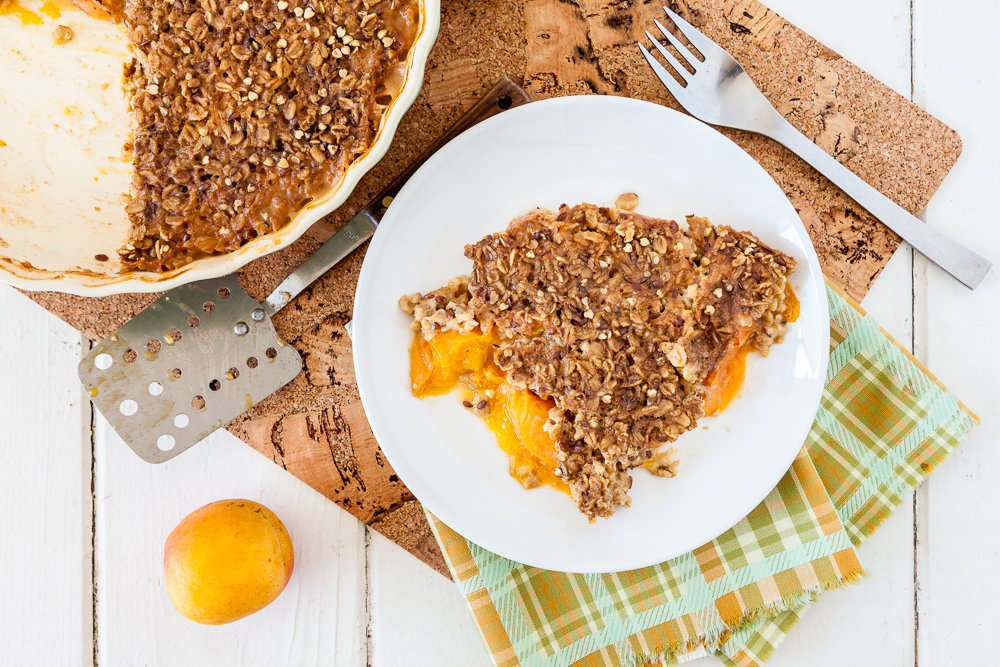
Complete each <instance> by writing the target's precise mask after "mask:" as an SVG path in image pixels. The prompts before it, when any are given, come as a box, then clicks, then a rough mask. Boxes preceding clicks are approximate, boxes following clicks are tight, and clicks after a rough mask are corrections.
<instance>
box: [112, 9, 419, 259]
mask: <svg viewBox="0 0 1000 667" xmlns="http://www.w3.org/2000/svg"><path fill="white" fill-rule="evenodd" d="M417 6H418V5H417V2H416V0H381V1H380V2H372V3H370V4H369V3H368V2H365V0H174V1H173V2H158V1H155V0H127V2H126V3H125V26H126V29H127V34H128V39H129V42H130V45H131V47H132V52H133V55H134V60H133V61H131V62H130V63H128V64H126V66H125V75H124V86H125V91H126V95H127V97H128V102H129V108H130V111H131V113H132V121H133V122H132V130H133V137H134V138H133V146H132V154H133V160H132V163H133V164H132V166H133V177H132V187H131V196H132V199H131V202H130V203H129V204H128V205H127V206H126V209H125V210H126V212H127V214H128V216H129V221H130V222H131V224H132V227H131V232H130V236H129V238H128V241H127V242H126V243H125V244H124V245H123V247H122V248H121V249H120V250H119V254H120V255H121V259H122V263H123V265H124V266H125V268H126V269H127V270H132V269H140V270H146V271H164V270H172V269H176V268H178V267H180V266H183V265H184V264H186V263H188V262H190V261H192V260H193V259H196V258H198V257H203V256H207V255H214V254H219V253H225V252H229V251H232V250H235V249H236V248H239V247H240V246H241V245H243V244H245V243H247V242H248V241H250V240H252V239H253V238H255V237H257V236H260V235H264V234H269V233H271V232H273V231H275V230H277V229H280V228H281V227H282V226H284V225H285V224H286V223H287V222H288V221H289V220H290V219H291V216H292V215H293V214H294V213H295V212H296V211H297V210H298V209H299V208H300V207H301V206H303V205H304V204H306V203H307V202H308V201H309V200H310V199H312V198H313V197H314V196H316V195H318V194H320V193H322V192H325V191H326V190H327V189H328V188H329V187H331V186H332V185H334V184H336V183H337V182H338V181H339V179H340V177H341V175H342V173H343V171H344V170H345V169H346V167H347V166H348V165H349V164H350V163H351V162H353V161H354V160H355V159H357V158H358V157H359V156H361V155H363V154H364V153H366V152H367V150H368V148H369V147H370V145H371V143H372V142H373V140H374V138H375V135H376V134H377V131H378V128H379V124H380V120H381V114H382V110H383V109H384V105H383V104H380V103H379V102H378V99H379V96H380V95H383V96H384V95H385V89H384V86H383V84H384V83H385V81H386V80H387V78H388V77H389V75H390V70H392V68H393V67H394V66H396V65H397V64H399V63H402V62H404V61H405V59H406V55H407V53H408V50H409V47H410V45H411V43H412V40H413V38H414V36H415V28H416V23H417V22H418V17H417V16H416V14H415V12H416V11H417Z"/></svg>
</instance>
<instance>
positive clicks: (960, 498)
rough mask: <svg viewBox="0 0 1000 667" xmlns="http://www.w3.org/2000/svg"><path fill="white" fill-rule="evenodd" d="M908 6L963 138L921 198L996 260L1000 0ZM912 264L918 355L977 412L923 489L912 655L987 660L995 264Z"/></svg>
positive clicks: (920, 93) (920, 48)
mask: <svg viewBox="0 0 1000 667" xmlns="http://www.w3.org/2000/svg"><path fill="white" fill-rule="evenodd" d="M913 13H914V81H915V95H916V99H917V101H918V102H919V103H920V104H921V105H923V106H925V108H927V110H928V111H930V112H931V113H932V114H934V115H936V116H937V117H938V118H941V119H942V120H944V121H945V122H947V123H949V124H950V125H951V126H952V127H954V128H955V129H956V130H957V131H958V133H959V134H960V135H961V137H962V140H963V142H964V150H963V154H962V157H961V159H960V160H959V161H958V164H957V165H956V166H955V169H954V170H953V171H952V173H951V174H950V175H949V176H948V178H947V180H946V181H945V183H944V186H943V187H942V188H941V191H940V192H939V193H938V195H937V196H936V197H935V199H934V201H933V202H932V203H931V205H930V206H929V207H928V210H927V213H926V219H927V222H928V223H929V224H930V225H932V226H934V227H937V228H939V229H942V230H945V231H947V233H948V234H949V235H951V236H952V237H953V238H955V239H957V240H959V241H961V242H962V243H965V244H966V245H968V246H970V247H973V248H976V249H977V250H978V251H979V252H981V253H983V254H985V255H986V256H987V257H988V258H990V259H992V260H993V261H998V260H1000V228H998V227H997V225H996V221H995V212H994V211H995V208H996V195H995V192H996V183H995V180H996V177H997V174H998V166H1000V159H998V155H1000V129H998V128H997V124H996V111H995V110H996V107H997V103H998V102H1000V94H998V93H997V90H998V86H1000V65H998V63H997V61H996V59H995V58H993V57H992V52H993V47H992V45H993V44H994V43H995V36H994V30H992V29H991V26H992V25H995V23H996V21H997V20H998V19H1000V8H998V7H997V5H996V4H995V3H982V2H975V1H974V0H958V1H956V2H945V1H944V0H915V1H914V7H913ZM917 274H918V277H917V297H918V300H917V303H916V306H917V307H916V312H915V320H916V322H915V324H916V334H917V340H916V343H917V345H916V347H917V355H918V357H919V358H921V359H922V360H923V361H924V362H925V363H927V365H928V366H929V367H930V368H931V370H933V371H934V372H935V374H937V376H938V377H939V378H940V379H941V380H942V381H943V382H944V383H945V384H946V385H947V386H948V387H949V388H950V389H952V390H953V391H954V392H955V393H956V394H958V396H959V397H960V398H962V399H963V400H964V401H965V402H966V404H968V405H969V406H970V407H971V408H972V409H973V410H975V411H976V412H978V413H979V415H981V417H982V419H983V424H982V425H981V426H979V427H977V428H976V430H975V431H974V432H973V434H972V436H971V437H970V438H969V439H968V440H967V441H966V442H965V443H964V444H963V445H962V447H961V448H960V449H959V451H957V452H956V453H955V454H954V455H953V456H952V458H951V460H949V461H947V462H946V463H945V464H943V465H942V466H941V467H940V469H938V470H937V471H936V472H935V473H934V475H933V476H932V477H931V479H930V480H929V481H928V483H927V484H926V485H925V488H924V489H923V490H922V493H921V495H920V502H919V504H918V517H917V520H918V527H919V531H918V536H919V538H920V542H919V546H918V573H919V581H920V587H919V596H918V612H919V623H920V630H919V642H918V653H919V664H920V665H963V664H994V663H995V662H996V655H995V651H994V650H993V648H992V645H991V642H990V630H991V629H992V628H993V627H995V625H996V621H997V619H998V613H997V611H996V600H997V598H998V596H1000V578H998V577H997V576H996V572H995V567H996V564H997V562H998V561H997V554H998V553H1000V504H998V503H997V500H996V488H997V482H996V474H995V471H996V470H997V468H998V466H1000V450H998V449H997V448H996V447H995V446H993V445H996V443H997V442H998V440H1000V426H998V424H997V420H996V417H997V415H998V414H1000V398H998V393H997V389H996V385H997V378H998V377H1000V362H998V356H997V355H996V354H995V353H994V352H993V350H994V347H995V345H996V331H997V329H998V327H1000V315H998V313H997V304H998V303H1000V273H998V270H997V269H996V268H994V269H993V271H992V272H991V273H990V274H989V275H988V276H987V277H986V280H985V281H984V282H983V284H982V285H980V287H979V288H978V289H977V290H975V291H974V292H970V291H969V290H967V289H966V288H964V287H963V286H961V285H960V284H958V283H957V282H956V281H954V280H952V279H951V278H949V277H948V276H946V275H945V274H944V273H943V272H942V271H941V270H940V269H938V268H937V267H935V266H929V267H928V266H927V263H926V262H925V261H923V260H920V262H918V265H917Z"/></svg>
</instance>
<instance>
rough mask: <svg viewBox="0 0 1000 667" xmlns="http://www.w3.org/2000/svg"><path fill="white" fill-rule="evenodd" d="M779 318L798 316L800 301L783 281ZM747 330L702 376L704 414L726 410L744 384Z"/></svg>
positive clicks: (793, 319)
mask: <svg viewBox="0 0 1000 667" xmlns="http://www.w3.org/2000/svg"><path fill="white" fill-rule="evenodd" d="M782 317H783V318H784V320H785V321H786V322H794V321H795V320H797V319H799V300H798V298H797V297H796V296H795V292H794V291H793V290H792V286H791V285H790V284H789V283H785V312H784V313H782ZM750 333H751V330H750V329H749V328H744V329H743V330H741V331H740V335H739V338H737V344H736V345H734V346H733V347H732V348H731V349H730V351H729V352H728V353H727V354H725V355H724V356H723V357H722V359H721V360H719V363H718V364H717V365H716V367H715V369H714V370H713V371H712V372H711V373H709V374H708V377H706V378H705V382H704V384H705V386H706V387H708V390H707V392H706V393H705V406H704V410H705V416H706V417H711V416H712V415H717V414H719V413H720V412H722V411H723V410H725V409H726V406H727V405H729V403H730V402H731V401H732V400H733V399H734V398H736V394H737V393H738V392H739V390H740V387H741V386H742V385H743V378H744V377H746V372H747V355H748V354H750V350H751V349H752V348H751V346H749V345H747V344H746V342H747V339H748V338H749V337H750Z"/></svg>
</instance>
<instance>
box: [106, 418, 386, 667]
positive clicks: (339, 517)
mask: <svg viewBox="0 0 1000 667" xmlns="http://www.w3.org/2000/svg"><path fill="white" fill-rule="evenodd" d="M96 459H97V473H98V487H97V500H98V506H97V507H98V511H97V561H98V628H99V648H100V651H99V654H98V662H99V664H100V665H106V666H108V667H118V666H120V665H150V666H153V665H163V666H168V667H172V666H173V665H212V666H213V667H223V666H226V665H234V666H235V665H240V666H241V667H250V666H254V665H262V666H263V665H266V666H268V667H270V666H272V665H319V664H323V665H331V666H334V667H363V666H364V665H365V664H366V663H367V645H366V637H365V634H366V626H367V614H366V603H365V544H364V530H365V528H364V525H362V524H361V523H360V522H359V521H358V520H356V519H355V518H354V517H352V516H351V515H349V514H347V513H346V512H344V511H343V510H342V509H340V508H339V507H338V506H337V505H335V504H334V503H332V502H330V501H329V500H327V499H326V498H324V497H323V496H321V495H320V494H318V493H316V492H315V491H313V490H312V489H311V488H309V487H308V486H306V485H305V484H303V483H302V482H300V481H299V480H297V479H296V478H294V477H293V476H292V475H290V474H288V473H287V472H285V471H284V470H282V469H281V468H279V467H278V466H276V465H275V464H274V463H272V462H271V461H269V460H267V459H265V458H264V457H262V456H261V455H259V454H257V453H256V452H254V451H253V450H252V449H250V448H249V447H248V446H246V445H245V444H243V443H242V442H240V441H239V440H237V439H236V438H234V437H233V436H232V435H230V434H229V433H226V432H225V431H220V432H217V433H215V434H213V435H212V436H210V437H209V438H208V439H207V440H205V441H203V442H201V443H200V444H198V445H197V446H196V447H194V448H192V449H190V450H189V451H187V452H185V453H184V454H182V455H180V456H179V457H177V458H176V459H174V460H172V461H169V462H167V463H164V464H161V465H150V464H148V463H145V462H144V461H142V460H140V459H139V458H138V457H137V456H136V455H135V454H133V453H132V450H130V449H128V447H127V445H125V443H124V442H122V441H121V439H120V438H119V437H118V436H117V434H115V433H114V432H113V431H112V430H111V428H110V427H109V426H108V425H107V422H106V421H104V419H103V418H101V417H99V418H98V420H97V454H96ZM226 498H247V499H250V500H254V501H257V502H260V503H262V504H264V505H265V506H267V507H269V508H270V509H272V510H273V511H274V512H275V513H276V514H277V515H278V517H279V518H280V519H281V520H282V522H283V523H284V524H285V526H286V527H287V528H288V531H289V533H290V534H291V537H292V543H293V546H294V548H295V570H294V573H293V574H292V578H291V580H290V581H289V583H288V586H287V587H286V589H285V590H284V592H282V594H281V595H280V596H279V597H278V599H277V600H275V601H274V602H273V603H271V605H270V606H268V607H266V608H265V609H263V610H262V611H260V612H258V613H256V614H254V615H252V616H249V617H247V618H245V619H242V620H239V621H236V622H235V623H231V624H228V625H223V626H203V625H199V624H197V623H193V622H191V621H188V620H187V619H185V618H183V617H182V616H181V615H180V614H179V613H177V611H176V610H175V609H174V608H173V606H172V605H171V603H170V600H169V598H168V597H167V593H166V591H165V590H164V584H163V564H162V562H163V543H164V541H165V540H166V537H167V535H168V534H169V532H170V531H171V530H172V529H173V527H174V526H175V525H176V524H177V523H178V522H180V520H181V519H183V518H184V516H186V515H187V514H188V513H190V512H191V511H193V510H195V509H197V508H199V507H201V506H202V505H205V504H207V503H209V502H212V501H215V500H222V499H226Z"/></svg>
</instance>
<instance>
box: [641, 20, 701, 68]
mask: <svg viewBox="0 0 1000 667" xmlns="http://www.w3.org/2000/svg"><path fill="white" fill-rule="evenodd" d="M653 23H655V24H656V27H657V28H659V29H660V32H662V33H663V37H664V38H665V39H666V40H667V41H668V42H670V45H671V46H673V47H674V48H675V49H677V53H679V54H681V57H682V58H684V60H686V61H688V62H689V63H690V64H691V67H693V68H694V69H695V70H697V69H698V65H700V64H701V61H700V60H698V59H697V58H695V57H694V54H693V53H691V52H690V51H688V49H687V47H686V46H684V45H683V44H682V43H681V40H679V39H677V38H676V37H674V36H673V35H672V34H670V32H669V31H668V30H667V29H666V28H664V27H663V24H662V23H660V22H659V21H657V20H656V19H653ZM671 64H672V63H671Z"/></svg>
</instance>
